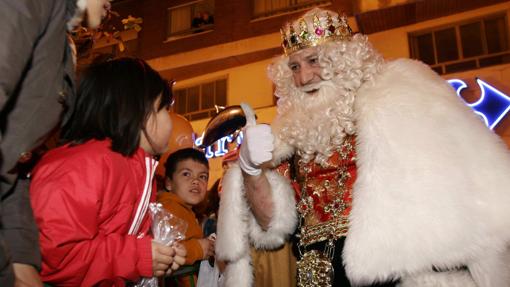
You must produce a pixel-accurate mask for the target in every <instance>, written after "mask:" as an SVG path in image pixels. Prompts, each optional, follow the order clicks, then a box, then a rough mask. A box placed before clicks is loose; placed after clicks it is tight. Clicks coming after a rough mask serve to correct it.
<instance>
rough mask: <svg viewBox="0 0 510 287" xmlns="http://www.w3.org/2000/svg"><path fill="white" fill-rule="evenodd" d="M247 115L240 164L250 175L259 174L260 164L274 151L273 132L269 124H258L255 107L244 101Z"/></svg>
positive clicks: (270, 156)
mask: <svg viewBox="0 0 510 287" xmlns="http://www.w3.org/2000/svg"><path fill="white" fill-rule="evenodd" d="M241 108H242V109H243V112H244V115H245V116H246V127H245V128H244V130H243V143H242V144H241V150H240V152H239V166H240V167H241V169H242V170H243V171H244V172H245V173H247V174H249V175H259V174H260V173H261V172H262V169H261V168H260V165H261V164H263V163H264V162H267V161H269V160H271V158H272V152H273V148H274V146H273V141H274V137H273V133H272V132H271V127H270V126H269V125H264V124H260V125H257V123H256V119H255V113H254V112H253V109H252V108H251V107H250V106H249V105H247V104H244V103H242V104H241Z"/></svg>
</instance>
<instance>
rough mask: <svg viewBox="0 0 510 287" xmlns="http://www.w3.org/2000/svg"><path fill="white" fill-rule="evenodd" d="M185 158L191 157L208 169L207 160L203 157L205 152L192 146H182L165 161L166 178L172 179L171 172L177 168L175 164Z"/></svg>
mask: <svg viewBox="0 0 510 287" xmlns="http://www.w3.org/2000/svg"><path fill="white" fill-rule="evenodd" d="M187 159H191V160H193V161H196V162H198V163H201V164H203V165H205V166H206V167H207V169H209V162H208V161H207V158H206V157H205V154H204V153H203V152H202V151H199V150H197V149H194V148H184V149H180V150H178V151H176V152H174V153H172V154H170V155H169V156H168V158H167V159H166V162H165V176H166V177H167V178H170V179H172V178H173V174H174V172H175V171H176V169H177V164H179V163H180V162H181V161H185V160H187Z"/></svg>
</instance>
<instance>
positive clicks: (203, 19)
mask: <svg viewBox="0 0 510 287" xmlns="http://www.w3.org/2000/svg"><path fill="white" fill-rule="evenodd" d="M211 24H214V17H213V16H212V15H210V14H209V12H207V11H202V12H200V13H199V14H198V15H197V16H195V18H193V20H192V21H191V27H192V28H194V29H195V30H194V31H193V32H194V33H198V32H203V31H204V29H199V28H202V27H203V26H206V25H211Z"/></svg>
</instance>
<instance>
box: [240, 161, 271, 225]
mask: <svg viewBox="0 0 510 287" xmlns="http://www.w3.org/2000/svg"><path fill="white" fill-rule="evenodd" d="M243 178H244V184H245V185H244V186H245V188H246V198H247V199H248V204H249V205H250V208H251V211H252V212H253V216H254V217H255V219H257V222H258V223H259V225H260V226H261V227H262V229H267V228H268V226H269V223H270V222H271V218H272V216H273V208H274V203H273V196H272V193H271V186H270V185H269V181H268V180H267V177H266V175H265V174H264V172H262V173H261V174H259V175H249V174H247V173H246V172H244V171H243Z"/></svg>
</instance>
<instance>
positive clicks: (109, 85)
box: [62, 58, 173, 156]
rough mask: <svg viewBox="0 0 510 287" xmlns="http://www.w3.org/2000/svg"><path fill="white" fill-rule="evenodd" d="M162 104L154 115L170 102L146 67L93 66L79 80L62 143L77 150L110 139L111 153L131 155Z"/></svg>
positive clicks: (132, 61)
mask: <svg viewBox="0 0 510 287" xmlns="http://www.w3.org/2000/svg"><path fill="white" fill-rule="evenodd" d="M160 95H161V97H160ZM160 98H161V100H160V104H159V106H158V111H159V110H161V109H163V108H167V109H168V108H169V107H170V106H171V104H172V101H173V96H172V90H171V85H169V83H168V82H167V81H166V80H164V79H163V78H162V77H161V76H160V75H159V73H158V72H156V71H155V70H154V69H152V68H151V67H150V66H149V65H148V64H147V63H146V62H145V61H143V60H141V59H136V58H119V59H113V60H106V61H100V62H96V63H93V64H91V65H90V66H89V67H88V68H87V69H86V70H85V71H84V73H83V75H82V78H81V83H80V86H79V88H78V93H77V98H76V100H75V102H74V106H73V107H72V109H71V110H72V114H71V117H70V119H69V120H68V121H67V122H66V124H65V125H64V126H63V128H62V141H63V142H64V143H71V144H81V143H84V142H86V141H88V140H91V139H97V140H104V139H106V138H109V139H111V141H112V145H111V148H112V150H113V151H116V152H118V153H121V154H122V155H124V156H128V155H132V154H134V153H135V151H136V150H137V149H138V146H139V143H140V136H141V134H140V133H141V131H143V132H145V124H146V122H147V120H148V118H149V116H150V115H151V114H152V113H154V112H156V111H154V103H155V102H156V101H157V100H158V99H160ZM148 140H149V142H150V139H148Z"/></svg>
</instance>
